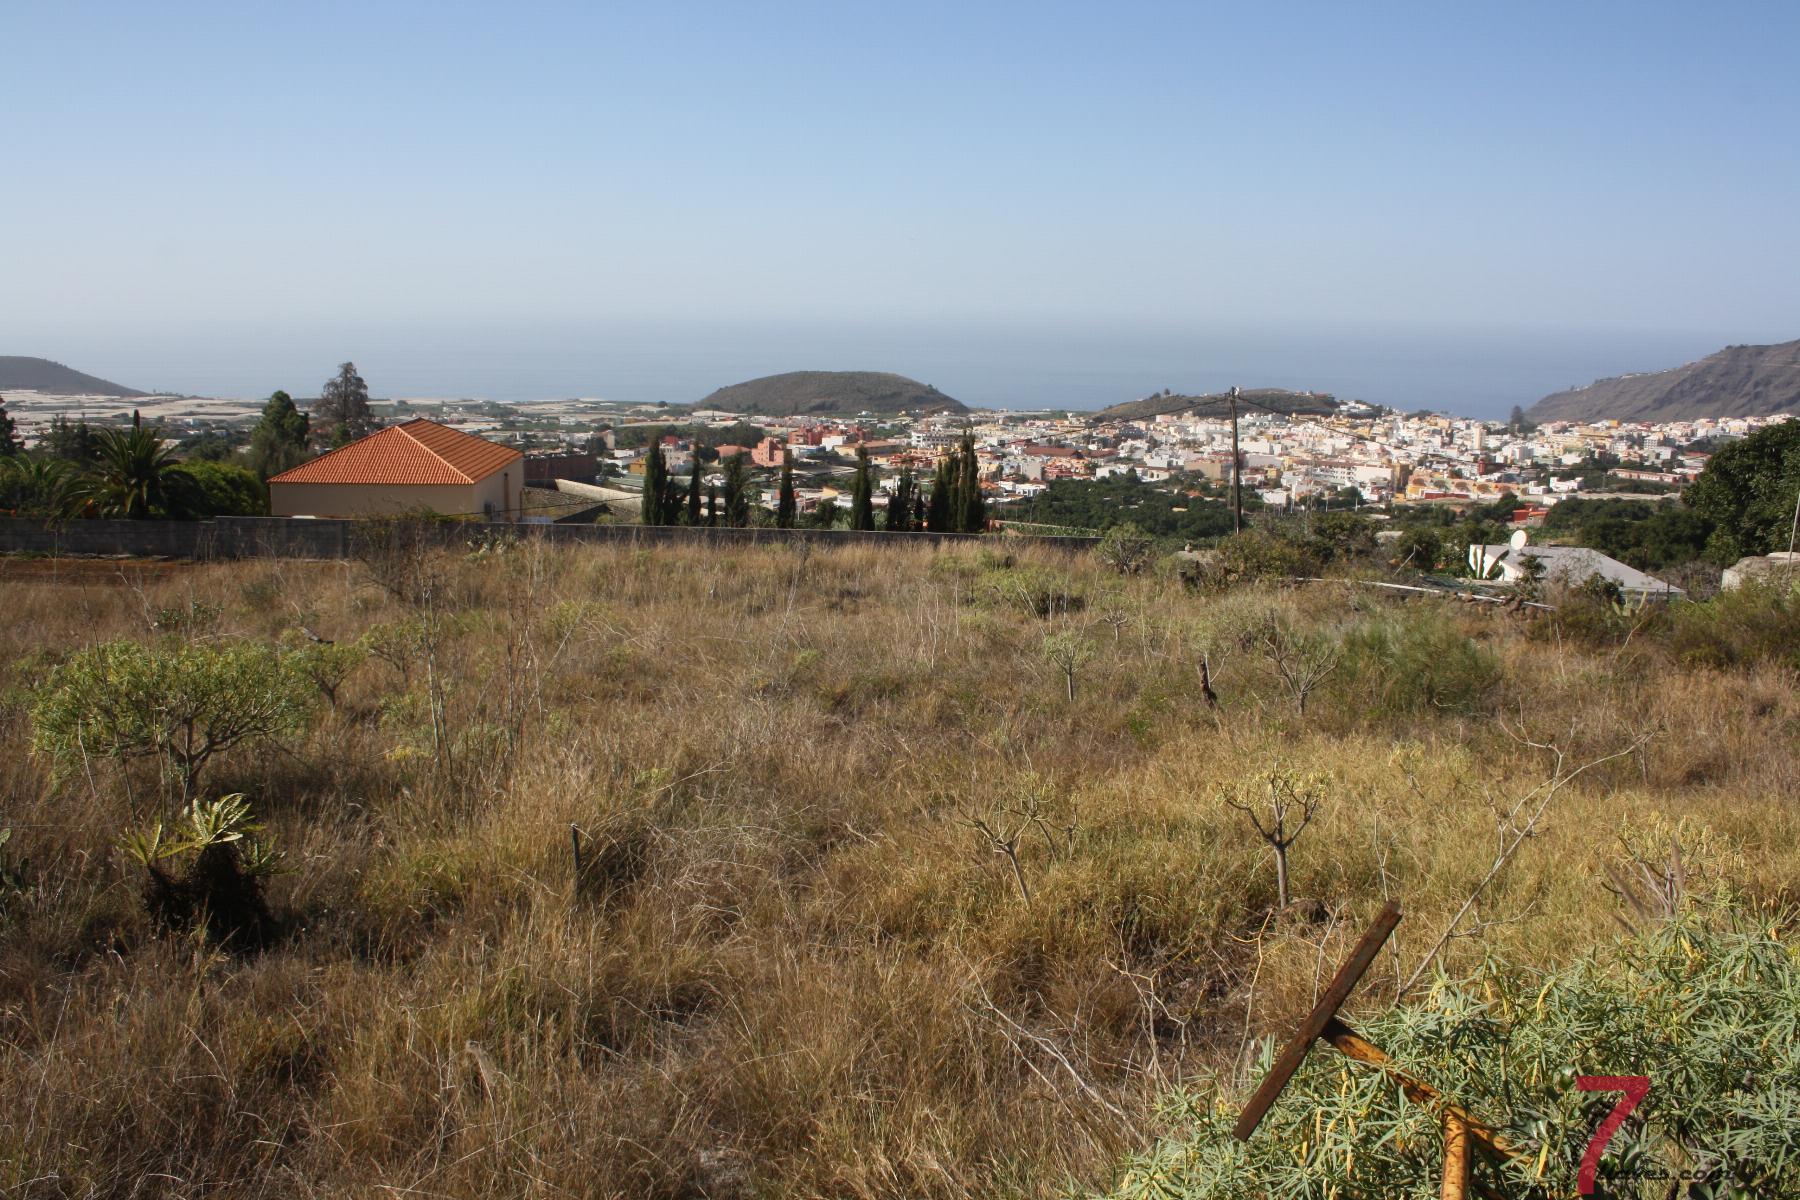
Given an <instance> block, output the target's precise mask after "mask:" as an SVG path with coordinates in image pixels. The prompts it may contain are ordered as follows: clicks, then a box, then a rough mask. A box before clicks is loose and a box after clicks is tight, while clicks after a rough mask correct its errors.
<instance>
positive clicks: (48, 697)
mask: <svg viewBox="0 0 1800 1200" xmlns="http://www.w3.org/2000/svg"><path fill="white" fill-rule="evenodd" d="M311 691H312V684H311V683H310V682H309V681H308V680H307V679H306V678H305V677H303V676H302V675H300V674H299V673H297V672H296V671H294V670H292V669H290V667H289V665H288V664H287V663H285V662H283V661H282V659H281V657H280V656H279V655H278V654H276V652H275V651H274V650H272V649H271V648H269V647H267V646H258V645H249V644H244V643H235V644H234V643H225V644H213V643H200V644H193V645H174V646H171V645H159V646H146V645H143V644H142V643H139V642H124V641H121V642H102V643H101V644H99V645H97V646H89V647H87V648H85V649H83V650H79V651H77V652H76V653H75V654H74V655H72V656H71V657H70V658H69V660H68V661H67V662H65V663H64V664H63V665H62V666H60V667H58V668H57V669H56V670H55V671H53V672H52V673H51V675H50V678H49V680H48V682H47V684H46V686H45V687H44V689H43V691H42V693H41V694H40V696H39V699H38V701H37V703H36V704H35V705H34V706H33V708H32V714H31V716H32V725H33V740H34V745H35V746H36V748H37V750H38V751H39V752H40V753H44V754H48V755H50V757H51V758H52V759H53V760H54V761H55V762H56V763H57V764H58V765H59V766H60V767H63V768H70V767H73V766H74V765H75V764H77V763H82V762H85V761H87V760H89V759H90V758H92V759H102V760H104V759H109V758H110V759H114V760H121V761H122V760H125V759H131V758H144V757H156V758H158V759H160V760H161V762H162V764H163V766H164V768H165V774H166V775H167V776H170V777H173V778H174V780H175V781H176V782H177V784H178V785H179V789H180V795H181V799H182V802H183V803H185V802H186V801H187V800H188V799H189V798H191V797H192V796H193V795H194V794H195V793H196V791H197V790H198V788H197V784H198V781H199V777H200V773H201V771H202V770H203V769H204V768H205V767H206V765H207V763H208V762H210V761H211V759H212V758H213V756H215V755H217V754H220V753H223V752H224V751H226V750H229V749H230V748H232V747H233V746H235V745H238V744H239V743H241V742H253V741H258V740H262V739H267V738H273V737H278V736H280V735H282V734H286V733H294V732H298V731H299V730H301V729H303V728H305V726H306V723H307V720H308V719H309V718H310V716H311V706H312V705H311V701H312V697H311V694H310V693H311Z"/></svg>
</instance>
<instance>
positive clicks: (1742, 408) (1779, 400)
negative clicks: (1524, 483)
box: [1525, 341, 1800, 422]
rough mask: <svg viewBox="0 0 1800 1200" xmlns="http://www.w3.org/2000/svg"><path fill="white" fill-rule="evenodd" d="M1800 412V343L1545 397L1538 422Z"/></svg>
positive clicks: (1731, 350) (1736, 350) (1537, 409)
mask: <svg viewBox="0 0 1800 1200" xmlns="http://www.w3.org/2000/svg"><path fill="white" fill-rule="evenodd" d="M1782 412H1800V341H1793V342H1782V343H1781V344H1779V345H1775V346H1727V347H1726V348H1725V349H1723V350H1721V351H1719V352H1718V353H1717V354H1709V355H1707V356H1706V357H1705V358H1703V359H1700V360H1699V361H1698V362H1691V363H1688V364H1686V365H1685V366H1680V367H1675V368H1673V369H1671V370H1667V371H1653V372H1650V373H1648V374H1643V375H1622V376H1620V377H1618V378H1616V379H1602V380H1599V381H1597V382H1595V383H1590V384H1588V385H1587V386H1586V387H1580V388H1571V389H1570V390H1569V391H1566V392H1557V393H1556V394H1555V395H1553V396H1545V397H1544V398H1543V399H1542V400H1539V401H1538V402H1537V403H1536V404H1534V405H1532V406H1531V408H1530V409H1529V410H1527V412H1526V414H1525V415H1526V416H1527V417H1528V418H1529V419H1531V420H1532V421H1537V422H1543V421H1597V420H1602V419H1606V418H1613V419H1616V420H1620V421H1686V420H1691V419H1692V418H1695V417H1761V416H1769V415H1771V414H1773V413H1782Z"/></svg>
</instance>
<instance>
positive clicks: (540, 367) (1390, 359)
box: [7, 322, 1778, 418]
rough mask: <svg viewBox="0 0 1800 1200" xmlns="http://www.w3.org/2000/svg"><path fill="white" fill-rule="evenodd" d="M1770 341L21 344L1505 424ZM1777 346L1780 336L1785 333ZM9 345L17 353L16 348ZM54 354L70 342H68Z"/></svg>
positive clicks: (85, 352) (307, 363)
mask: <svg viewBox="0 0 1800 1200" xmlns="http://www.w3.org/2000/svg"><path fill="white" fill-rule="evenodd" d="M1756 340H1761V339H1756V338H1743V337H1726V336H1724V335H1721V334H1716V333H1715V334H1696V335H1687V336H1683V335H1676V334H1649V333H1641V332H1636V331H1621V330H1601V331H1585V332H1563V331H1489V332H1467V331H1453V330H1442V329H1438V330H1432V329H1424V330H1380V329H1339V330H1315V331H1294V330H1285V331H1276V330H1265V331H1254V330H1238V331H1225V330H1218V331H1213V332H1187V331H1180V330H1174V329H1168V328H1154V327H1149V328H1146V327H1137V328H1130V329H1122V328H1113V329H1107V328H1099V327H1094V326H1083V327H1058V326H1052V325H1045V326H1005V327H990V328H979V327H972V326H969V325H966V324H964V325H957V326H953V327H952V326H944V325H936V324H930V325H925V324H916V323H915V324H906V325H899V324H896V325H892V326H884V327H879V328H876V327H860V326H853V325H843V324H840V325H836V326H825V325H821V324H811V325H807V326H805V327H793V326H784V325H780V324H760V325H737V326H728V325H690V326H681V325H674V324H668V323H641V322H640V323H633V324H630V325H624V324H613V325H587V326H581V327H574V326H562V327H552V326H534V327H532V328H528V329H519V328H513V329H505V328H499V329H493V328H490V329H485V330H484V329H480V328H468V327H459V326H450V325H445V326H439V327H436V328H418V327H413V328H388V329H386V330H382V331H379V332H372V331H369V330H366V329H363V330H356V329H351V328H339V329H311V330H307V329H295V328H293V327H290V328H288V329H286V330H284V331H282V332H281V334H279V335H278V336H270V335H267V334H262V335H258V334H256V333H254V332H251V331H248V330H244V329H242V328H239V329H231V328H228V327H209V328H207V329H204V330H200V331H196V332H195V333H193V334H190V335H188V336H187V337H185V338H183V337H179V336H175V335H171V334H169V333H161V334H156V335H147V336H142V337H140V338H138V339H113V340H110V341H108V342H105V343H102V342H101V341H98V340H92V339H81V340H73V339H62V340H61V343H60V344H59V345H57V346H55V347H50V348H45V347H33V348H27V347H16V349H17V350H18V351H19V352H20V353H29V354H34V355H37V356H41V357H45V358H51V359H55V360H56V361H58V362H62V363H65V364H66V365H68V366H71V367H73V368H75V369H77V370H80V371H85V372H88V373H89V374H93V375H98V376H100V377H101V378H104V379H108V380H111V381H112V382H114V383H118V384H122V385H124V386H126V387H134V388H139V389H141V390H145V391H167V392H176V393H182V394H190V395H197V396H231V397H247V398H252V397H260V396H266V395H268V394H269V393H270V392H272V391H274V390H276V389H277V388H280V389H282V390H285V391H288V392H290V393H292V394H294V395H296V396H310V395H314V394H316V393H317V389H318V388H319V386H320V385H322V384H323V383H324V382H325V380H326V379H327V378H328V377H329V376H330V375H331V373H332V371H333V370H334V369H335V366H336V364H337V363H338V362H341V361H344V360H345V359H349V360H351V361H354V362H356V363H357V365H358V368H359V370H361V372H362V374H363V376H364V377H365V378H366V379H368V381H369V385H370V388H371V390H372V392H373V393H374V394H375V395H376V396H378V397H382V398H414V399H419V398H436V399H476V400H499V401H506V402H523V401H531V400H546V399H563V398H569V397H576V396H586V397H598V398H601V399H606V400H613V401H621V402H637V403H652V404H653V403H658V402H667V403H671V404H685V403H692V402H695V401H698V400H700V399H702V398H703V397H705V396H706V395H707V394H708V393H710V392H711V391H713V390H714V389H715V388H719V387H723V386H726V385H728V384H732V383H738V382H741V381H743V380H745V379H751V378H755V377H757V376H761V375H770V374H776V373H779V372H782V371H798V370H870V371H892V372H894V373H896V374H901V375H907V376H910V377H912V378H915V379H918V380H920V381H921V382H924V383H930V384H933V385H935V386H937V387H938V388H939V390H941V391H943V392H945V393H946V394H948V395H950V396H953V397H955V398H956V399H958V400H961V401H963V402H964V403H965V404H968V405H970V406H971V407H980V408H1003V409H1021V408H1069V409H1082V410H1091V409H1098V408H1104V407H1105V406H1107V405H1109V404H1116V403H1119V402H1121V401H1125V400H1132V399H1136V398H1138V397H1140V396H1144V395H1148V394H1149V393H1151V392H1155V391H1161V390H1162V389H1163V388H1171V389H1173V390H1175V391H1177V392H1191V393H1198V392H1208V391H1218V390H1222V389H1224V388H1226V387H1230V386H1232V385H1234V384H1235V385H1239V386H1243V387H1284V388H1291V389H1294V390H1310V391H1319V392H1329V393H1331V394H1333V395H1335V396H1337V397H1338V398H1339V399H1342V400H1365V401H1369V402H1371V403H1377V404H1386V405H1391V406H1393V407H1397V408H1402V409H1406V410H1413V409H1418V408H1431V409H1436V410H1439V411H1443V412H1448V413H1454V414H1457V415H1460V416H1471V417H1484V418H1503V417H1505V416H1506V415H1507V413H1508V411H1509V410H1510V409H1511V407H1512V406H1513V405H1514V404H1518V405H1521V406H1523V407H1527V408H1529V407H1530V406H1531V405H1532V404H1533V403H1534V402H1536V401H1537V400H1539V399H1542V398H1543V397H1544V396H1546V395H1549V394H1551V393H1553V392H1556V391H1560V390H1562V389H1564V388H1568V387H1578V386H1581V385H1583V384H1586V383H1590V382H1592V381H1593V380H1595V379H1598V378H1603V377H1607V376H1611V375H1618V374H1624V373H1628V372H1638V371H1657V370H1663V369H1666V368H1668V367H1674V366H1679V365H1681V364H1682V363H1684V362H1688V361H1692V360H1693V359H1694V358H1697V357H1701V356H1703V355H1706V354H1710V353H1712V352H1713V351H1715V350H1718V349H1720V348H1722V347H1723V346H1725V345H1726V344H1728V343H1734V342H1743V341H1756ZM1769 340H1778V339H1774V338H1771V339H1769ZM7 349H9V351H10V350H12V349H15V348H13V347H8V348H7ZM52 350H54V352H51V351H52Z"/></svg>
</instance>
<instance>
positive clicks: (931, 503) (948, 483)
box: [925, 452, 955, 533]
mask: <svg viewBox="0 0 1800 1200" xmlns="http://www.w3.org/2000/svg"><path fill="white" fill-rule="evenodd" d="M954 458H955V454H954V452H952V454H951V456H950V458H940V459H938V465H937V474H936V475H933V476H932V478H931V495H930V496H928V497H926V500H925V528H927V529H929V530H931V532H933V533H949V532H950V492H951V490H952V488H953V487H954V486H955V485H954V483H953V482H952V480H953V478H954V477H953V476H952V475H951V474H950V463H951V461H952V459H954Z"/></svg>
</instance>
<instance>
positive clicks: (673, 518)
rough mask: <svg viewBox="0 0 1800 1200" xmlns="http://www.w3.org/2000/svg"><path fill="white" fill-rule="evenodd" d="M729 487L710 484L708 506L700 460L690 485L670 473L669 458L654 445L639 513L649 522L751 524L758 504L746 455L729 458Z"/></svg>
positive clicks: (726, 475) (697, 462)
mask: <svg viewBox="0 0 1800 1200" xmlns="http://www.w3.org/2000/svg"><path fill="white" fill-rule="evenodd" d="M724 475H725V490H724V493H723V495H722V496H721V494H720V491H719V489H718V488H716V487H714V488H708V489H707V491H706V495H705V507H704V511H702V506H701V499H702V496H701V491H700V488H701V470H700V460H699V459H698V458H696V459H695V460H694V469H693V470H692V471H691V472H689V474H688V482H687V487H686V489H685V490H684V489H683V488H682V486H681V485H680V484H679V483H677V482H676V481H675V478H674V476H672V475H670V474H669V462H668V459H666V458H664V457H663V451H662V447H661V446H652V447H651V448H650V453H649V454H648V456H646V458H645V460H644V498H643V499H642V500H641V501H640V502H639V506H638V517H639V519H640V520H642V522H643V523H644V524H645V525H735V526H744V525H748V524H750V510H751V508H752V507H753V505H754V495H753V493H752V491H751V488H752V483H751V479H750V472H749V470H748V469H747V468H746V467H745V466H744V456H743V455H741V454H734V455H732V456H731V457H730V458H727V459H726V460H725V470H724Z"/></svg>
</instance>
